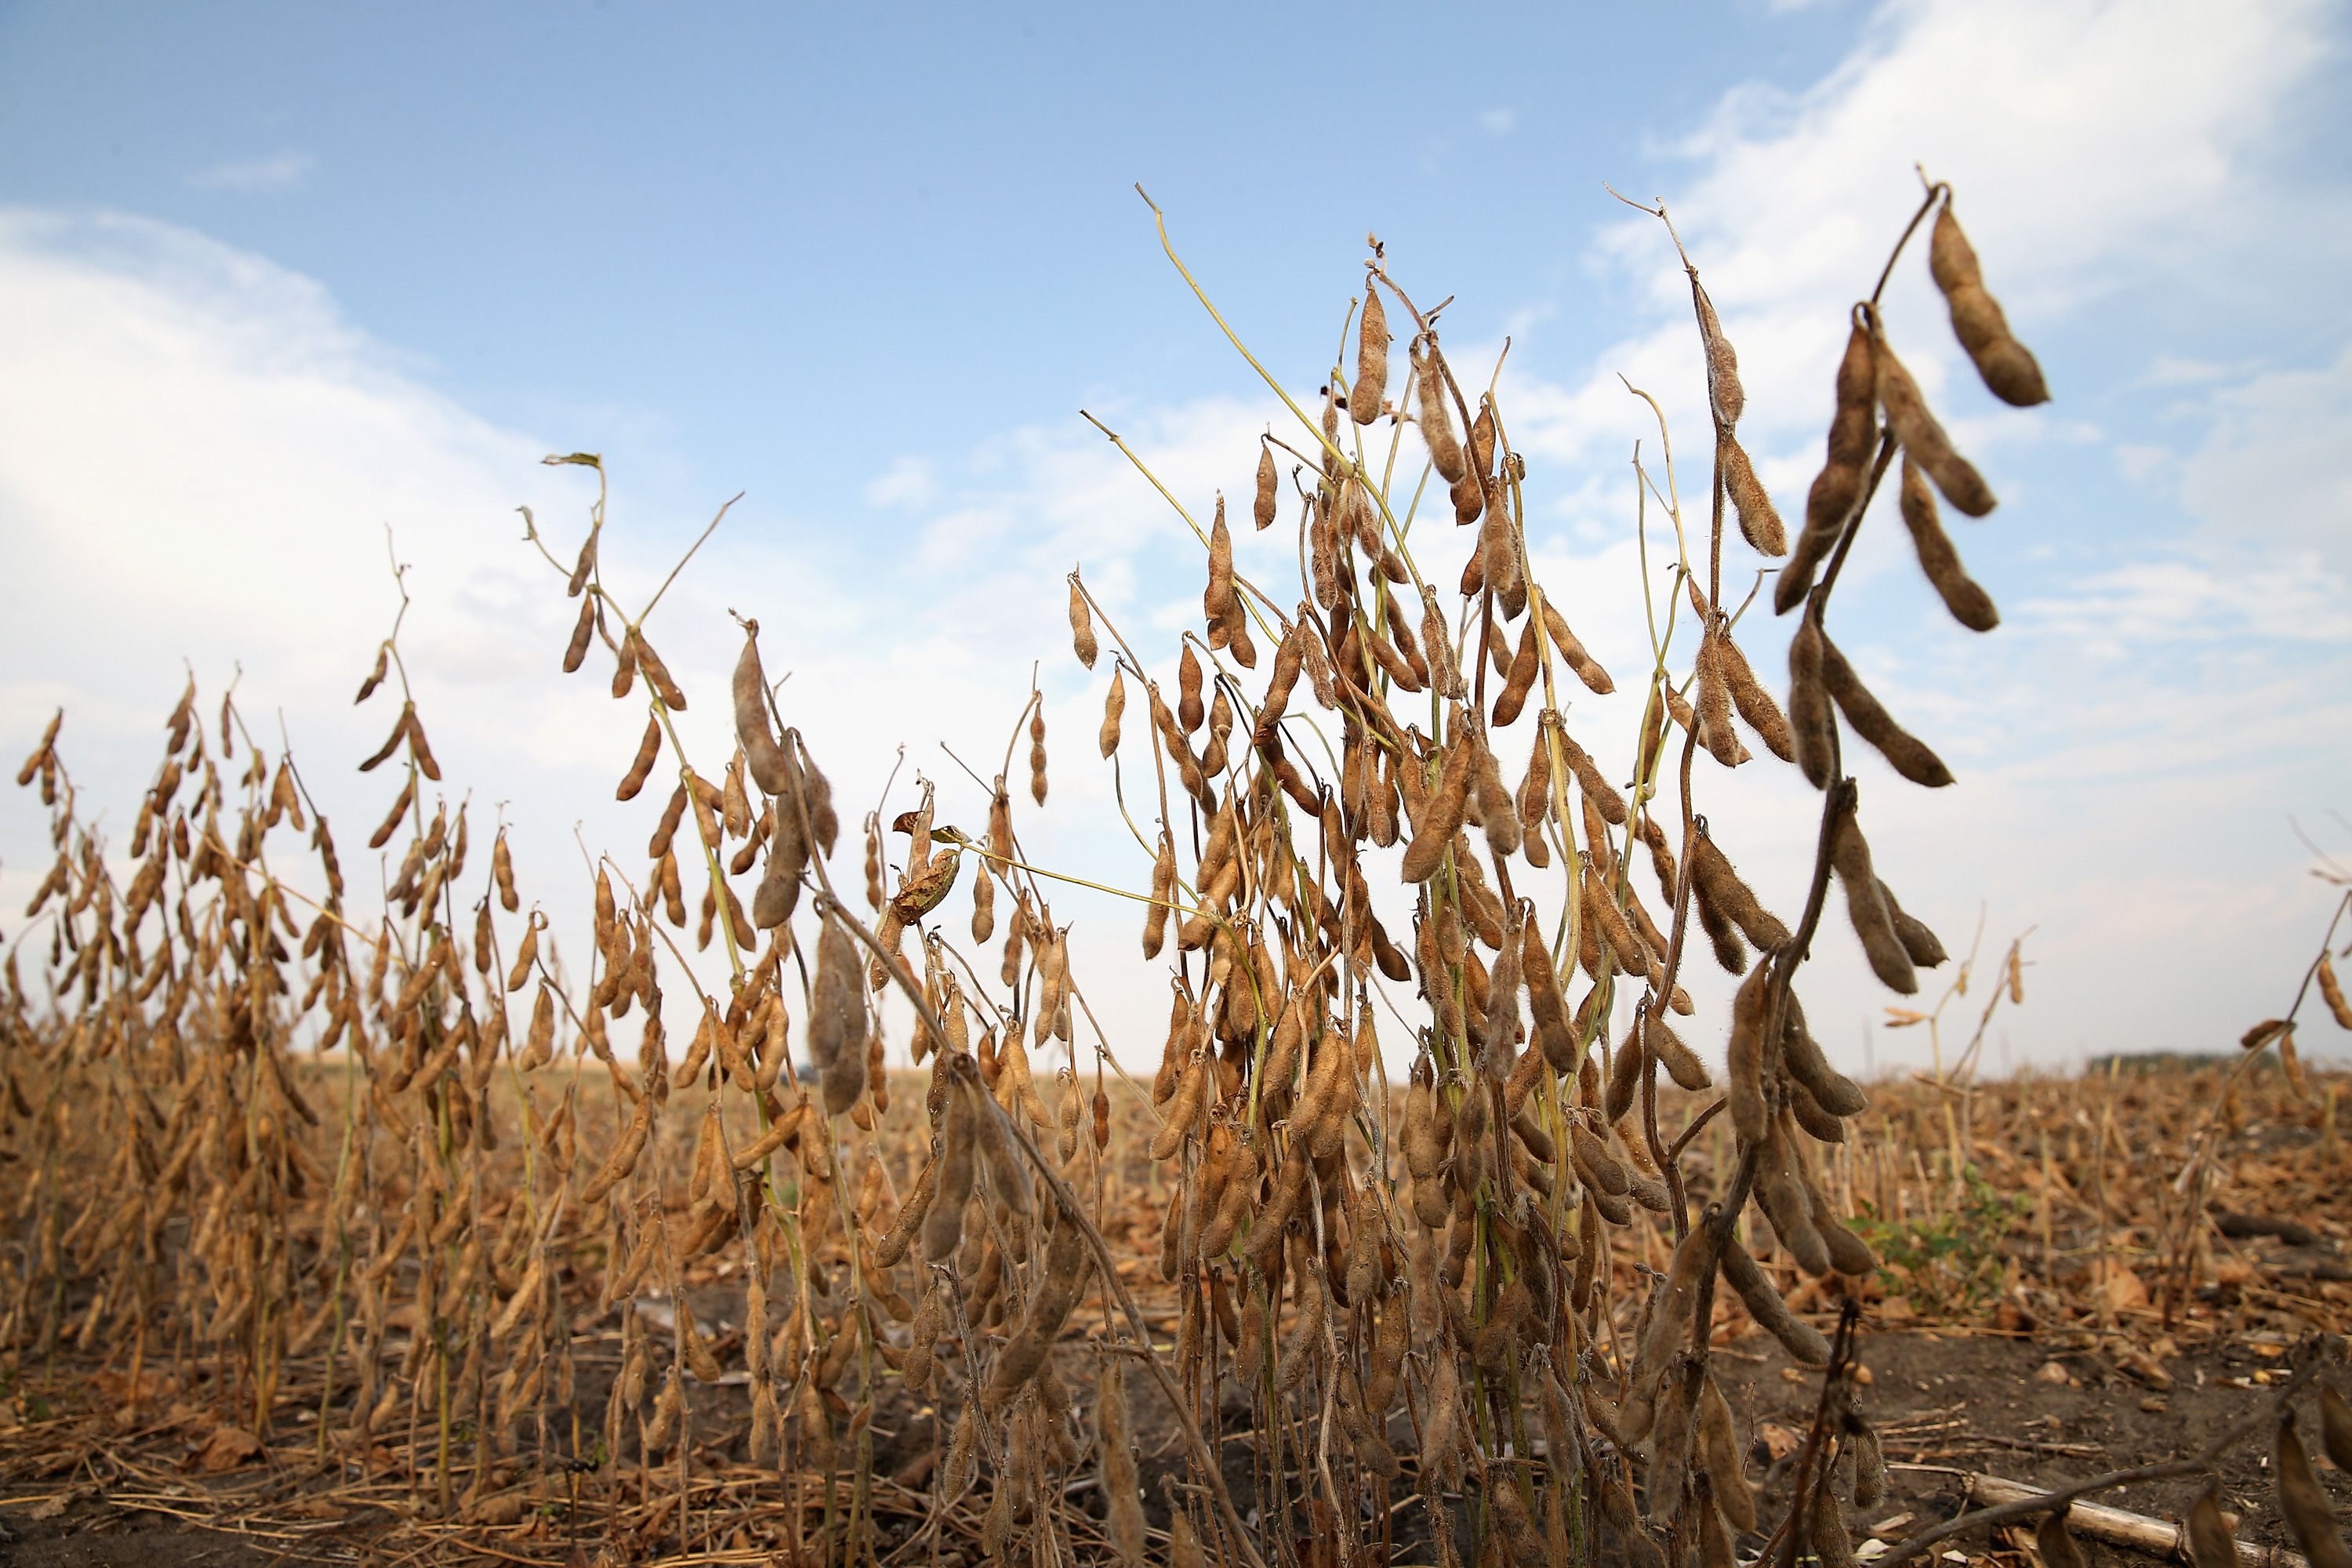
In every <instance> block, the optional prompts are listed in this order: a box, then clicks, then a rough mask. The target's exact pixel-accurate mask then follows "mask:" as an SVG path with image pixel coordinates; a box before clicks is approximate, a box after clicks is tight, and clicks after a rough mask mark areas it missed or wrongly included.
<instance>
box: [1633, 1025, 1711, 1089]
mask: <svg viewBox="0 0 2352 1568" xmlns="http://www.w3.org/2000/svg"><path fill="white" fill-rule="evenodd" d="M1643 1011H1644V1013H1645V1015H1646V1022H1645V1024H1644V1025H1643V1034H1644V1036H1645V1037H1647V1039H1648V1040H1649V1043H1650V1048H1651V1049H1652V1050H1654V1051H1655V1052H1657V1054H1658V1061H1659V1063H1660V1064H1661V1065H1662V1066H1664V1068H1665V1069H1666V1074H1667V1076H1668V1077H1670V1078H1672V1079H1674V1080H1675V1087H1676V1088H1678V1089H1685V1090H1688V1091H1689V1092H1690V1093H1693V1094H1696V1093H1697V1092H1699V1091H1700V1090H1701V1089H1711V1088H1713V1087H1714V1085H1715V1080H1714V1079H1711V1078H1709V1077H1708V1076H1707V1071H1706V1063H1704V1062H1702V1061H1700V1060H1699V1059H1698V1054H1697V1053H1696V1052H1695V1051H1693V1050H1692V1049H1691V1048H1690V1047H1688V1046H1686V1045H1685V1044H1684V1043H1683V1039H1682V1037H1681V1036H1679V1035H1677V1034H1675V1032H1674V1030H1673V1029H1672V1028H1670V1027H1668V1026H1667V1024H1666V1020H1665V1018H1664V1016H1663V1010H1662V1009H1660V1008H1659V1007H1658V1006H1657V1005H1655V1004H1654V1002H1653V1003H1651V1004H1649V1005H1646V1006H1645V1007H1644V1009H1643Z"/></svg>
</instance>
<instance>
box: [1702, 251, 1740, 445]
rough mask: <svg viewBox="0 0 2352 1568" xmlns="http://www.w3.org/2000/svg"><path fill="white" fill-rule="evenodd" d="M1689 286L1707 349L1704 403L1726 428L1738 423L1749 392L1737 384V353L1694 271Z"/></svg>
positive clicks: (1713, 302)
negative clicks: (1706, 403)
mask: <svg viewBox="0 0 2352 1568" xmlns="http://www.w3.org/2000/svg"><path fill="white" fill-rule="evenodd" d="M1690 286H1691V302H1692V304H1693V305H1694V306H1695V307H1696V310H1697V311H1698V335H1699V342H1700V344H1701V345H1702V346H1703V347H1704V348H1705V349H1706V397H1707V402H1708V403H1710V404H1711V405H1713V406H1714V411H1715V418H1716V423H1717V425H1718V426H1721V427H1722V428H1724V429H1726V430H1728V429H1729V428H1730V427H1731V426H1734V425H1737V424H1738V423H1739V416H1740V413H1741V411H1742V410H1744V409H1745V408H1746V407H1747V405H1748V395H1747V394H1746V393H1745V392H1744V391H1742V390H1741V389H1740V385H1739V355H1738V353H1734V352H1733V350H1732V347H1731V340H1730V339H1729V338H1727V337H1725V336H1724V335H1723V322H1722V321H1719V320H1717V317H1716V313H1715V301H1714V300H1710V299H1708V298H1707V297H1706V289H1704V288H1702V287H1701V286H1700V284H1699V280H1698V274H1697V273H1696V272H1693V273H1692V274H1691V275H1690Z"/></svg>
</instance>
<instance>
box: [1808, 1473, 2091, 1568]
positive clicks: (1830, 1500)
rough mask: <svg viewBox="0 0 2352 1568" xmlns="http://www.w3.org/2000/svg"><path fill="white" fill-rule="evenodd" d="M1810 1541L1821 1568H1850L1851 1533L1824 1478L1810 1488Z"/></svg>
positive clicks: (1842, 1506) (1852, 1560) (1840, 1504)
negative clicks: (1811, 1510)
mask: <svg viewBox="0 0 2352 1568" xmlns="http://www.w3.org/2000/svg"><path fill="white" fill-rule="evenodd" d="M1812 1541H1813V1551H1814V1552H1815V1553H1816V1554H1818V1555H1819V1556H1820V1558H1821V1560H1822V1568H1854V1563H1855V1558H1854V1554H1853V1530H1852V1528H1851V1527H1850V1526H1849V1525H1848V1524H1847V1523H1846V1517H1845V1504H1844V1503H1843V1502H1842V1501H1840V1500H1839V1499H1838V1495H1837V1489H1836V1488H1835V1487H1833V1486H1831V1485H1830V1484H1828V1482H1827V1480H1826V1479H1823V1480H1820V1481H1817V1482H1816V1483H1815V1484H1814V1487H1813V1517H1812ZM2051 1568H2057V1565H2056V1564H2054V1563H2053V1564H2052V1565H2051Z"/></svg>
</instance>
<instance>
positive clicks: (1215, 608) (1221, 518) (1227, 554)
mask: <svg viewBox="0 0 2352 1568" xmlns="http://www.w3.org/2000/svg"><path fill="white" fill-rule="evenodd" d="M1235 608H1236V606H1235V605H1234V535H1233V531H1232V530H1230V529H1228V528H1227V527H1226V526H1225V497H1224V493H1223V491H1222V490H1221V491H1219V492H1218V494H1217V514H1216V517H1215V519H1214V520H1213V521H1211V523H1210V524H1209V585H1208V586H1207V587H1206V588H1205V589H1203V590H1202V593H1201V613H1202V616H1203V617H1204V618H1205V619H1206V620H1207V621H1208V623H1209V626H1210V635H1211V637H1212V638H1214V637H1215V635H1216V629H1217V628H1218V627H1219V626H1223V625H1224V624H1225V623H1227V622H1228V621H1230V620H1231V619H1232V618H1233V616H1234V609H1235ZM1093 662H1094V661H1093V660H1091V659H1089V660H1088V661H1087V665H1088V668H1092V666H1093Z"/></svg>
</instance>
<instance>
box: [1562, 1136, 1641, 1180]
mask: <svg viewBox="0 0 2352 1568" xmlns="http://www.w3.org/2000/svg"><path fill="white" fill-rule="evenodd" d="M1568 1133H1569V1150H1570V1158H1571V1159H1573V1160H1574V1161H1575V1162H1576V1165H1577V1170H1578V1172H1579V1173H1580V1174H1581V1175H1582V1176H1584V1177H1585V1179H1586V1184H1587V1185H1589V1186H1591V1187H1595V1188H1597V1189H1599V1190H1600V1191H1601V1192H1603V1193H1606V1194H1609V1195H1610V1196H1611V1197H1612V1198H1622V1197H1623V1196H1624V1195H1625V1194H1627V1193H1629V1192H1631V1191H1633V1179H1632V1178H1631V1177H1629V1176H1627V1175H1626V1174H1625V1167H1624V1166H1623V1165H1622V1164H1620V1163H1618V1160H1617V1156H1616V1155H1614V1154H1612V1153H1611V1152H1609V1145H1607V1144H1606V1143H1603V1142H1601V1140H1600V1139H1599V1138H1598V1137H1596V1136H1595V1135H1594V1134H1593V1132H1592V1130H1591V1128H1589V1127H1587V1126H1585V1125H1584V1123H1583V1122H1581V1121H1571V1122H1570V1123H1569V1129H1568Z"/></svg>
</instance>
